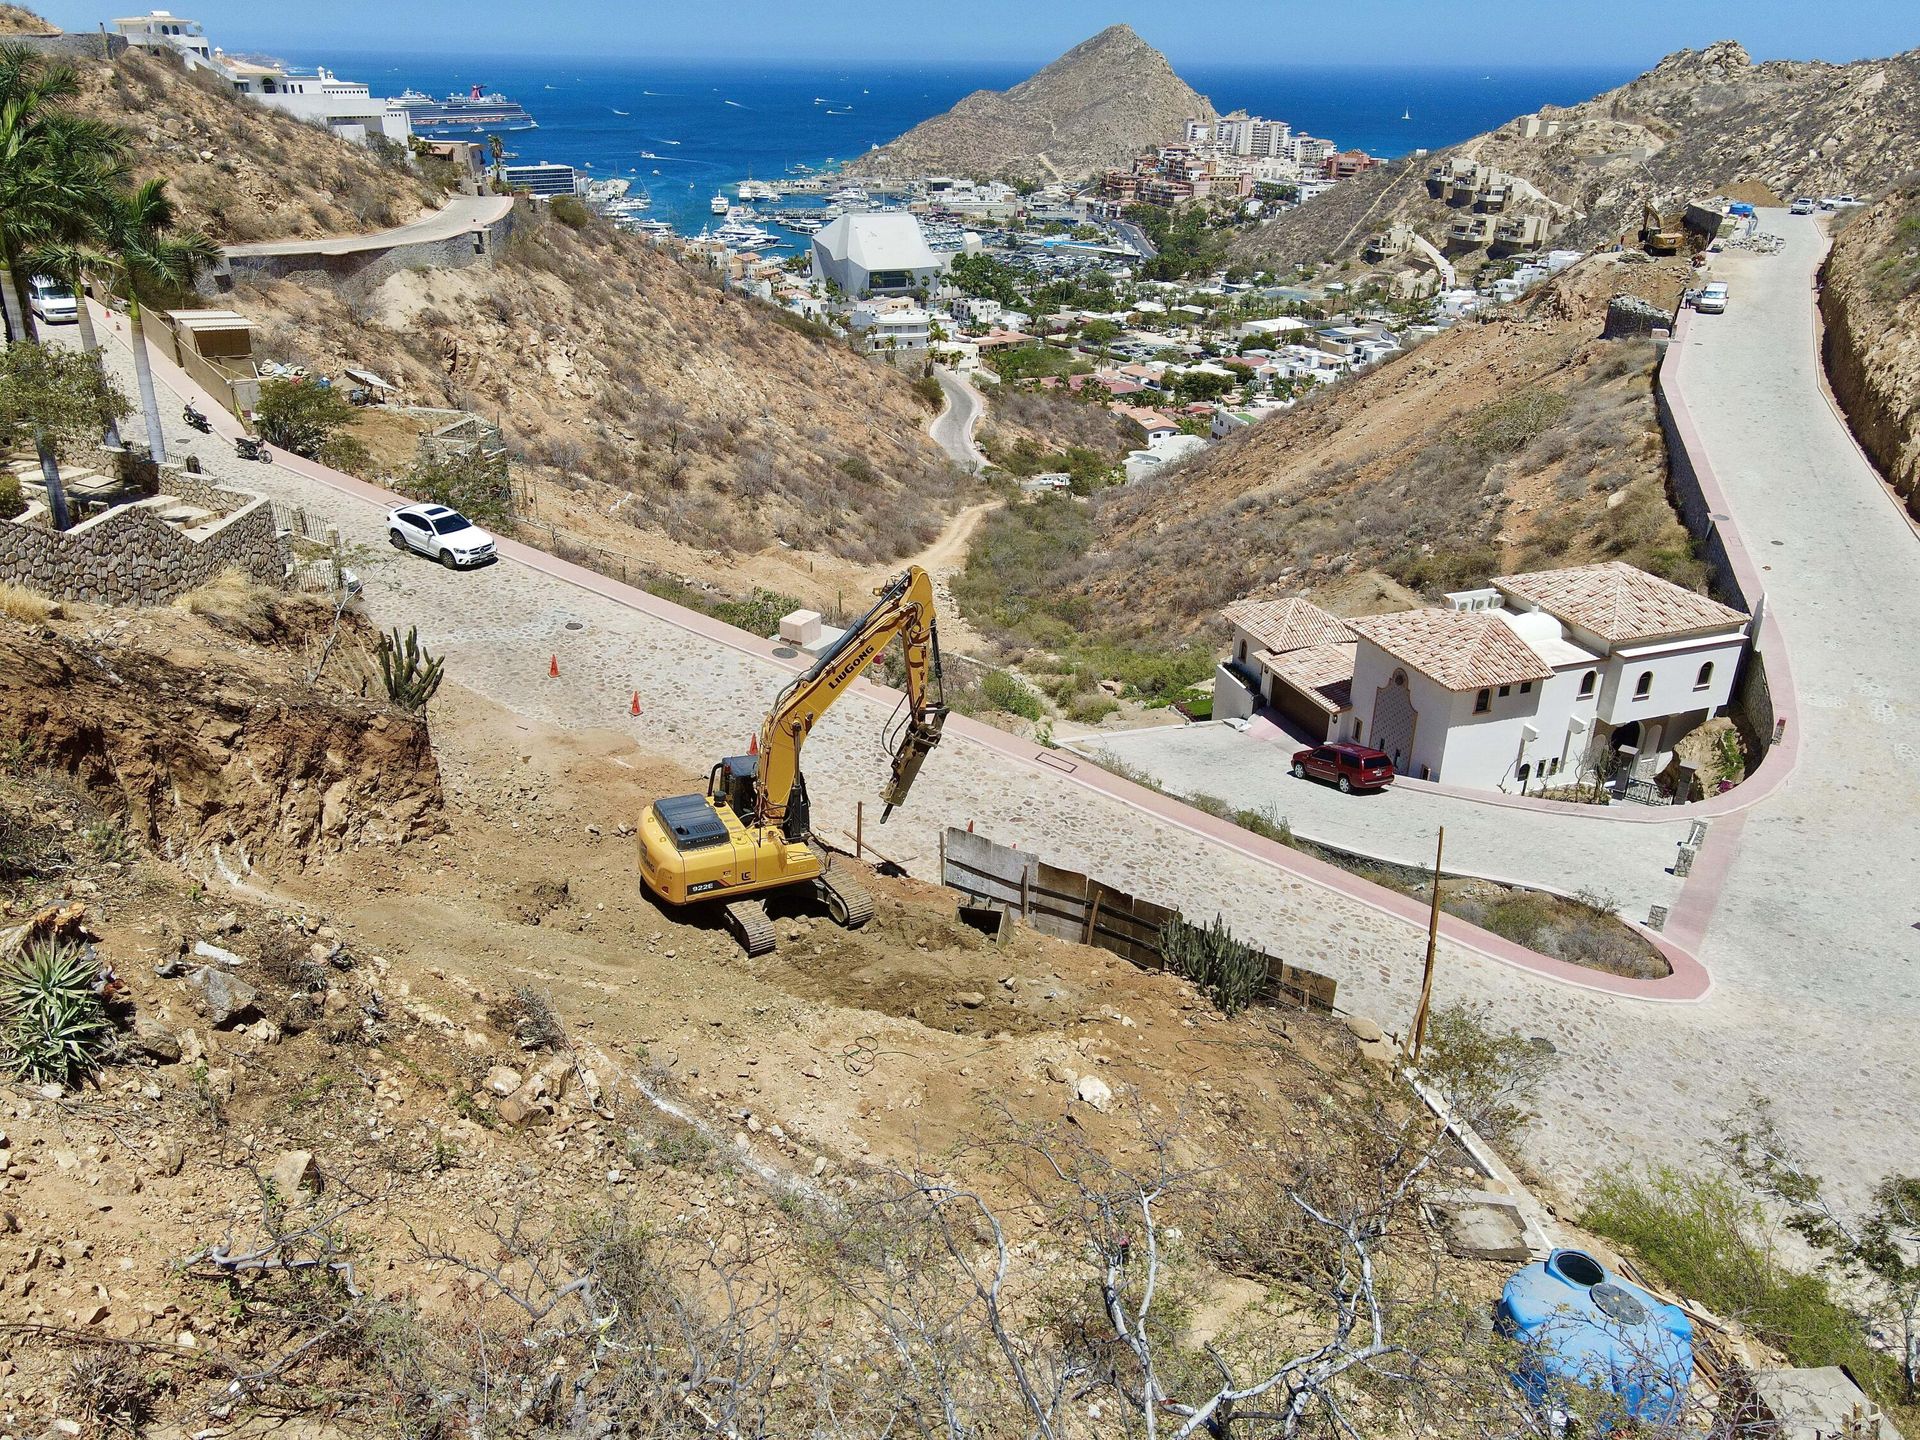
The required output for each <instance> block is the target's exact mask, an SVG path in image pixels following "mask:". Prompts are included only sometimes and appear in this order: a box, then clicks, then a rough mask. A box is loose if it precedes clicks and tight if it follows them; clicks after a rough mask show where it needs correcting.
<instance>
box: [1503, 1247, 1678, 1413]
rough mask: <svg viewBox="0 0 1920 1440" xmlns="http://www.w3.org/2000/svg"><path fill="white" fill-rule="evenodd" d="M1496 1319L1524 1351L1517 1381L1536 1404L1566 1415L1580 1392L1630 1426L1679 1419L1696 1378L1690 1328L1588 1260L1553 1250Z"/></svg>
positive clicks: (1515, 1284)
mask: <svg viewBox="0 0 1920 1440" xmlns="http://www.w3.org/2000/svg"><path fill="white" fill-rule="evenodd" d="M1494 1315H1495V1319H1496V1322H1497V1324H1498V1327H1499V1329H1500V1332H1501V1333H1502V1334H1503V1335H1507V1336H1510V1337H1511V1338H1513V1339H1515V1340H1518V1341H1519V1342H1520V1343H1521V1344H1522V1345H1523V1346H1524V1347H1525V1348H1524V1350H1523V1352H1522V1357H1521V1360H1520V1366H1519V1369H1518V1370H1517V1371H1516V1372H1515V1374H1514V1379H1515V1380H1516V1381H1518V1382H1519V1384H1520V1388H1521V1389H1522V1390H1524V1391H1525V1392H1526V1394H1527V1397H1528V1398H1529V1399H1530V1400H1532V1401H1533V1402H1534V1404H1536V1405H1539V1406H1541V1407H1542V1408H1546V1409H1558V1408H1564V1406H1565V1404H1566V1401H1565V1399H1564V1397H1565V1395H1566V1392H1567V1391H1568V1389H1569V1387H1576V1386H1577V1387H1581V1388H1584V1389H1589V1390H1595V1391H1599V1392H1601V1393H1602V1394H1603V1395H1606V1396H1609V1397H1611V1407H1612V1408H1615V1409H1616V1410H1617V1412H1618V1414H1619V1416H1620V1418H1623V1419H1624V1418H1627V1417H1633V1418H1636V1419H1640V1420H1645V1421H1649V1422H1653V1423H1662V1424H1664V1423H1670V1422H1672V1421H1673V1420H1675V1419H1677V1418H1678V1416H1679V1413H1680V1409H1681V1406H1682V1403H1683V1402H1684V1401H1685V1399H1686V1394H1687V1387H1688V1385H1689V1384H1690V1383H1691V1381H1692V1378H1693V1322H1692V1321H1691V1320H1689V1319H1688V1318H1687V1316H1686V1314H1685V1312H1683V1311H1682V1310H1680V1309H1679V1308H1677V1307H1676V1306H1673V1305H1669V1304H1667V1303H1665V1302H1664V1301H1661V1300H1657V1299H1655V1298H1654V1297H1653V1296H1652V1295H1649V1294H1648V1293H1647V1292H1646V1291H1645V1290H1642V1289H1641V1288H1640V1287H1639V1286H1638V1285H1634V1284H1631V1283H1629V1282H1628V1281H1626V1280H1622V1279H1621V1278H1620V1277H1619V1276H1618V1275H1615V1274H1614V1273H1613V1272H1612V1271H1610V1270H1608V1269H1607V1268H1606V1267H1605V1266H1604V1265H1602V1264H1601V1263H1600V1262H1599V1261H1598V1260H1596V1259H1594V1258H1593V1256H1591V1255H1589V1254H1587V1253H1586V1251H1584V1250H1556V1251H1554V1252H1553V1253H1552V1254H1551V1255H1549V1256H1547V1258H1546V1259H1545V1260H1543V1261H1541V1262H1540V1263H1539V1264H1537V1265H1529V1266H1528V1267H1527V1268H1526V1269H1524V1270H1522V1271H1520V1272H1519V1273H1518V1274H1516V1275H1515V1276H1514V1277H1513V1278H1512V1279H1510V1280H1508V1281H1507V1284H1506V1288H1505V1289H1504V1290H1502V1291H1501V1292H1500V1303H1499V1305H1498V1306H1497V1307H1495V1311H1494ZM1601 1428H1603V1429H1604V1428H1610V1427H1608V1426H1606V1425H1605V1424H1604V1422H1603V1423H1602V1425H1601Z"/></svg>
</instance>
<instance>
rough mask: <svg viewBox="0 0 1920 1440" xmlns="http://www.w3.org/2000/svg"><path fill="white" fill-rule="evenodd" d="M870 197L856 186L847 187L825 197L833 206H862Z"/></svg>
mask: <svg viewBox="0 0 1920 1440" xmlns="http://www.w3.org/2000/svg"><path fill="white" fill-rule="evenodd" d="M869 198H870V197H869V196H868V195H867V192H866V191H864V190H862V189H861V188H860V187H859V186H858V185H849V186H847V188H846V189H844V190H836V191H834V192H833V194H831V195H829V196H828V197H827V199H828V200H830V201H831V202H832V203H834V204H835V205H864V204H866V203H867V200H868V199H869Z"/></svg>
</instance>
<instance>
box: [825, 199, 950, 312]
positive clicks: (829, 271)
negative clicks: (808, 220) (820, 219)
mask: <svg viewBox="0 0 1920 1440" xmlns="http://www.w3.org/2000/svg"><path fill="white" fill-rule="evenodd" d="M944 268H945V267H944V266H943V265H942V264H941V262H940V257H939V256H937V255H935V254H934V253H933V250H932V248H931V247H930V246H929V245H928V244H927V237H926V234H925V232H924V231H922V230H921V228H920V221H919V219H918V218H917V217H916V216H913V215H909V214H906V213H905V212H903V211H882V212H879V213H875V214H864V215H842V216H840V217H839V219H837V220H835V221H834V222H833V223H832V224H830V225H828V226H827V227H826V228H825V229H823V230H821V231H820V233H819V234H817V235H815V236H814V237H813V278H814V279H816V280H821V281H826V282H828V283H831V284H833V285H837V286H839V287H840V289H841V290H842V291H844V292H845V293H846V294H848V295H850V296H853V297H854V298H855V299H861V298H864V297H866V296H868V295H906V294H910V293H912V292H914V291H916V290H923V291H926V292H928V293H929V294H930V293H932V290H933V284H934V281H935V279H936V278H937V277H938V276H939V274H940V272H941V270H943V269H944Z"/></svg>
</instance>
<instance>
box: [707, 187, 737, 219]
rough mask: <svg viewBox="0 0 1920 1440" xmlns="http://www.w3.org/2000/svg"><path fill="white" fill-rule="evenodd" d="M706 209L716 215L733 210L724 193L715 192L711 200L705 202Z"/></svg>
mask: <svg viewBox="0 0 1920 1440" xmlns="http://www.w3.org/2000/svg"><path fill="white" fill-rule="evenodd" d="M707 208H708V209H709V210H711V211H713V213H714V214H716V215H724V214H726V213H727V211H729V210H731V209H732V208H733V202H732V201H731V200H729V199H727V197H726V194H725V192H723V191H718V190H716V191H715V192H714V195H713V199H711V200H709V201H708V202H707Z"/></svg>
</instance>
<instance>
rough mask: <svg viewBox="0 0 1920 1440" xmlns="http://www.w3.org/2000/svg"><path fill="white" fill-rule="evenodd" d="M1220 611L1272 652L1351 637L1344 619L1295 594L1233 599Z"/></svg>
mask: <svg viewBox="0 0 1920 1440" xmlns="http://www.w3.org/2000/svg"><path fill="white" fill-rule="evenodd" d="M1220 613H1221V615H1223V616H1224V617H1225V618H1226V621H1227V623H1228V624H1229V625H1238V626H1239V627H1240V628H1241V629H1242V630H1245V631H1246V632H1247V634H1249V635H1251V636H1252V637H1253V641H1254V643H1255V644H1256V645H1258V646H1259V647H1260V648H1261V649H1262V650H1270V651H1272V652H1274V653H1275V654H1283V653H1285V652H1286V651H1288V650H1303V649H1305V648H1306V647H1307V646H1309V645H1334V644H1338V643H1339V642H1340V641H1342V640H1351V639H1353V631H1351V630H1349V629H1348V628H1347V623H1346V621H1344V620H1341V619H1339V618H1338V617H1337V616H1333V615H1329V614H1328V613H1327V612H1326V611H1325V610H1322V609H1321V608H1320V607H1319V606H1318V605H1316V604H1314V603H1313V602H1312V601H1311V600H1302V599H1301V598H1300V597H1299V596H1297V595H1289V596H1287V597H1286V598H1285V599H1273V600H1255V599H1252V598H1248V599H1245V600H1236V601H1234V602H1233V604H1231V605H1229V606H1227V608H1226V609H1224V610H1222V611H1221V612H1220Z"/></svg>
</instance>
